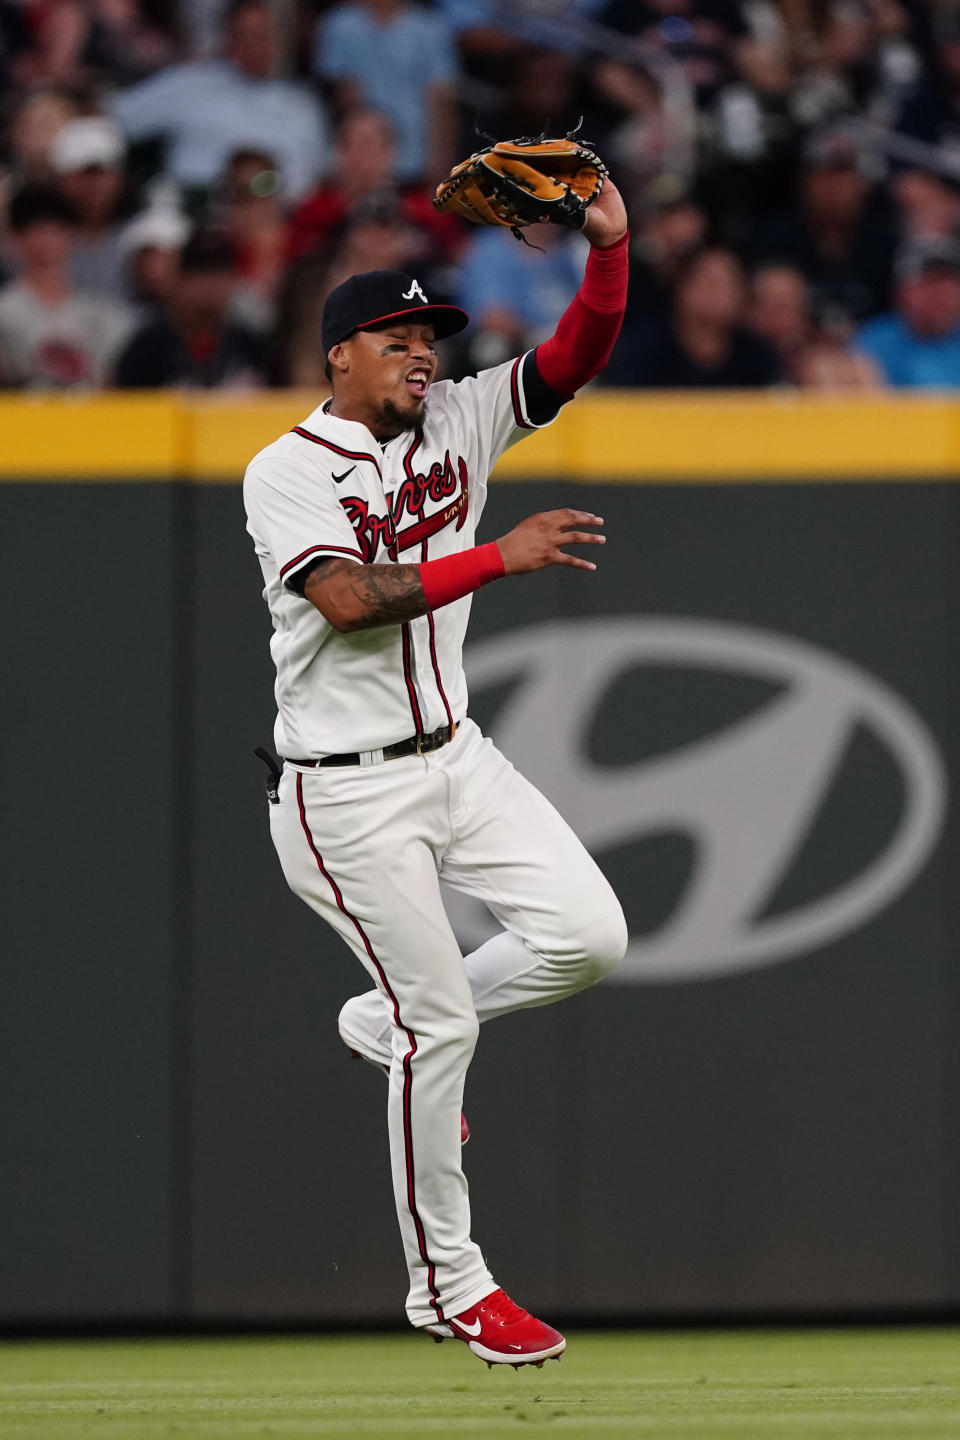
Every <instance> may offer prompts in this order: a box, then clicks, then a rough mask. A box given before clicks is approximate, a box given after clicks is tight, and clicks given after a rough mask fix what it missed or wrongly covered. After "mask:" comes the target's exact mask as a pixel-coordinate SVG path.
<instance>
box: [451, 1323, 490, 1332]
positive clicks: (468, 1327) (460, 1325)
mask: <svg viewBox="0 0 960 1440" xmlns="http://www.w3.org/2000/svg"><path fill="white" fill-rule="evenodd" d="M450 1324H451V1325H456V1327H457V1329H458V1330H462V1331H463V1333H464V1334H465V1335H479V1334H480V1331H481V1330H482V1329H483V1326H482V1325H481V1324H480V1321H479V1320H474V1322H473V1324H472V1325H465V1324H464V1323H463V1321H462V1320H451V1321H450Z"/></svg>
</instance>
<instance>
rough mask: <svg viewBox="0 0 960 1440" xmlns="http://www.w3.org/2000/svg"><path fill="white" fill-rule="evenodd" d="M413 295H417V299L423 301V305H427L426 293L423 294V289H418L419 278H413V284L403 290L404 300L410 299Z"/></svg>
mask: <svg viewBox="0 0 960 1440" xmlns="http://www.w3.org/2000/svg"><path fill="white" fill-rule="evenodd" d="M414 295H416V296H418V297H419V299H421V300H422V301H423V303H424V305H429V303H430V302H429V300H428V299H427V297H426V295H424V293H423V291H422V290H421V289H420V282H419V280H414V282H413V284H412V285H411V286H410V289H409V290H404V291H403V298H404V300H412V299H413V297H414Z"/></svg>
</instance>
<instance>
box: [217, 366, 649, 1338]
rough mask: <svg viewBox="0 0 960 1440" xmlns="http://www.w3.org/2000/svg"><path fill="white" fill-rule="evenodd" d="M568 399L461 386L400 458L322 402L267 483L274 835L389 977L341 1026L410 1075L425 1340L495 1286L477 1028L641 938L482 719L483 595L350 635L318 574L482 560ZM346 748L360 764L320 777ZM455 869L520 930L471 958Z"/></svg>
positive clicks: (531, 386) (405, 1156) (489, 383)
mask: <svg viewBox="0 0 960 1440" xmlns="http://www.w3.org/2000/svg"><path fill="white" fill-rule="evenodd" d="M534 400H535V402H536V403H534ZM328 404H329V402H328ZM559 404H560V399H559V397H558V396H557V395H556V394H552V392H546V394H545V393H544V386H543V383H542V381H540V380H539V376H538V375H537V374H536V370H535V364H534V357H533V356H532V355H528V356H526V357H524V358H523V359H520V360H516V361H512V362H510V363H508V364H506V365H502V366H499V367H497V368H495V369H492V370H488V371H485V372H483V373H482V374H481V375H480V376H478V377H477V378H476V379H467V380H463V381H460V382H459V383H457V384H453V383H451V382H449V381H440V382H438V383H437V384H435V385H434V386H433V387H432V388H431V391H430V399H429V403H428V405H427V408H426V412H425V415H424V419H423V422H422V425H421V426H420V427H418V428H416V429H411V430H408V431H405V432H404V433H402V434H400V435H398V436H396V438H394V439H392V440H390V441H388V442H386V443H384V444H382V445H381V444H380V443H378V441H377V440H376V439H375V438H374V436H373V435H372V434H371V432H370V431H369V430H368V429H367V428H366V426H365V425H362V424H360V423H358V422H356V421H351V420H343V419H339V418H337V417H335V416H332V415H330V414H329V413H328V406H321V407H320V408H319V409H317V410H315V411H314V413H313V414H312V415H310V416H309V417H308V418H307V419H306V420H305V421H304V422H303V424H302V425H298V426H296V427H295V428H294V430H293V431H291V432H290V433H289V434H287V435H285V436H283V437H282V438H281V439H279V440H277V441H275V442H274V443H273V444H272V445H268V446H267V448H266V449H265V450H262V451H261V452H260V454H259V455H257V456H256V457H255V458H254V459H253V460H252V461H251V463H250V466H249V468H248V470H247V474H246V479H245V482H244V497H245V502H246V508H247V515H248V529H249V531H250V533H251V535H252V536H253V539H254V543H255V546H256V551H257V555H258V558H259V560H260V565H261V568H262V571H263V578H264V585H265V589H264V596H265V599H266V601H267V604H268V605H269V607H270V612H271V616H272V618H273V626H274V634H273V640H272V652H273V658H274V662H275V664H276V669H277V682H276V695H277V708H278V717H277V725H276V744H277V748H278V750H279V752H280V753H281V755H284V756H286V757H287V761H286V764H285V766H284V771H283V777H282V780H281V782H280V787H279V801H278V803H276V804H273V805H271V806H270V807H269V809H270V823H271V833H272V837H273V841H274V844H275V846H276V849H277V853H278V855H279V857H280V861H281V864H282V866H283V870H284V874H285V876H286V878H287V881H288V883H289V884H290V886H291V888H292V889H293V890H294V891H295V892H296V894H298V895H299V896H301V897H302V899H304V900H305V901H306V903H307V904H308V905H310V906H311V907H312V908H313V909H314V910H316V911H317V912H318V913H319V914H320V915H321V916H322V917H323V918H324V919H325V920H327V921H328V922H329V923H330V924H331V925H332V926H333V928H334V929H335V930H336V931H337V932H338V934H339V935H341V937H342V938H343V939H344V940H345V941H346V943H347V945H349V946H350V948H351V949H352V950H353V951H354V953H355V954H356V955H357V956H358V957H359V959H360V961H361V962H362V964H363V965H364V966H365V968H366V969H367V971H368V973H369V975H370V977H371V979H372V980H373V982H374V986H375V988H374V989H372V990H369V991H367V992H366V993H365V994H363V995H360V996H358V997H356V999H354V1000H351V1001H349V1002H348V1003H347V1005H346V1006H345V1007H344V1009H343V1011H342V1013H341V1016H340V1033H341V1035H342V1037H343V1039H344V1040H345V1041H346V1043H347V1044H348V1045H349V1046H350V1048H351V1049H353V1050H355V1051H357V1052H358V1053H359V1054H361V1055H363V1056H364V1057H365V1058H367V1059H369V1060H371V1061H373V1062H375V1063H379V1064H382V1065H385V1066H389V1067H390V1087H389V1104H388V1120H389V1129H390V1148H391V1163H392V1171H393V1179H394V1190H395V1196H396V1203H397V1213H398V1216H399V1220H400V1229H401V1234H402V1238H403V1244H404V1248H405V1252H406V1258H407V1264H408V1269H409V1274H410V1290H409V1295H408V1300H407V1313H408V1315H409V1317H410V1320H411V1321H412V1323H413V1324H414V1325H417V1326H424V1325H426V1324H427V1323H428V1322H431V1321H434V1322H436V1321H437V1320H438V1319H441V1320H442V1319H443V1318H444V1317H445V1316H451V1315H457V1314H458V1313H460V1312H462V1311H464V1310H466V1309H467V1308H468V1307H469V1306H471V1305H473V1304H474V1303H476V1302H477V1301H479V1300H481V1299H482V1298H483V1297H484V1296H487V1295H489V1294H490V1292H491V1290H492V1289H493V1288H494V1285H495V1282H494V1280H493V1279H492V1277H491V1275H490V1272H489V1271H488V1269H487V1267H486V1265H485V1263H484V1260H483V1257H482V1254H481V1252H480V1250H479V1249H478V1247H477V1246H476V1245H475V1244H474V1242H473V1241H472V1239H471V1238H470V1210H469V1203H468V1197H467V1184H466V1180H465V1178H464V1175H463V1170H462V1167H461V1154H460V1108H461V1104H462V1098H463V1083H464V1077H465V1074H466V1070H467V1066H468V1064H469V1062H470V1058H471V1056H472V1054H473V1049H474V1045H475V1043H476V1038H477V1027H478V1020H485V1019H488V1018H490V1017H491V1016H495V1015H501V1014H505V1013H507V1012H508V1011H511V1010H516V1009H521V1008H524V1007H527V1006H535V1005H543V1004H547V1003H549V1002H551V1001H553V1000H558V999H561V998H562V997H564V996H566V995H570V994H572V993H574V992H575V991H577V990H580V989H582V988H583V987H584V986H586V985H589V984H591V983H593V982H594V981H595V980H597V979H599V978H600V977H601V976H602V975H604V974H605V973H607V972H608V971H609V970H610V969H611V968H612V967H613V966H614V965H616V964H617V963H618V961H619V960H620V958H621V957H622V955H623V952H624V949H625V946H626V928H625V924H624V920H623V915H622V912H621V910H620V906H619V904H618V902H617V900H616V898H615V896H614V895H613V892H612V891H611V889H610V887H609V885H608V884H607V882H606V880H605V879H604V877H603V875H602V874H601V872H600V870H599V869H598V868H597V866H596V865H595V864H594V862H593V860H592V859H591V858H590V856H589V855H588V854H587V852H586V851H585V850H584V848H583V846H582V845H581V844H580V842H579V840H578V839H577V838H576V836H575V835H574V834H573V832H572V831H571V830H570V828H569V827H568V826H567V825H566V823H565V822H564V821H563V820H562V819H561V817H560V816H559V815H558V814H557V812H556V811H555V810H554V809H553V807H552V806H551V805H550V804H549V803H548V802H547V801H546V800H545V799H544V797H543V796H542V795H540V794H539V792H538V791H536V790H535V789H534V788H533V787H532V786H531V785H530V784H529V783H528V782H527V781H525V780H524V779H523V777H522V776H520V775H518V774H517V772H516V771H515V770H514V769H513V767H512V766H511V765H510V764H509V762H508V761H507V760H506V759H505V758H504V757H503V756H502V755H500V754H499V752H498V751H497V750H496V749H495V748H494V746H493V745H492V744H491V742H490V741H489V740H487V739H485V738H484V737H483V736H482V735H481V734H480V732H479V730H478V729H477V727H476V726H475V725H474V724H473V722H472V721H470V720H469V719H467V718H466V710H467V687H466V682H465V679H464V674H463V668H462V661H461V648H462V644H463V637H464V631H465V629H466V625H467V619H468V616H469V612H470V604H471V597H469V596H467V597H466V598H463V599H460V600H457V601H455V602H453V603H451V604H448V605H444V606H442V607H441V608H439V609H438V610H437V611H436V612H434V613H427V614H425V615H423V616H421V617H420V618H418V619H414V620H412V621H410V622H408V623H406V624H393V625H381V626H378V627H376V628H370V629H365V630H358V631H355V632H352V633H347V634H344V633H340V632H339V631H337V630H335V629H334V628H333V627H332V626H331V625H330V624H329V623H328V621H327V620H326V619H325V618H324V616H323V615H322V614H321V613H320V612H319V610H317V609H316V608H315V607H314V606H313V605H312V604H311V603H310V602H309V601H308V600H306V599H305V598H304V597H303V596H302V594H301V593H300V591H299V588H298V576H299V575H300V573H301V572H304V571H305V570H306V569H307V568H308V567H309V566H310V565H312V564H315V563H316V561H317V559H318V557H325V556H338V557H344V556H346V557H349V558H350V559H351V560H352V561H353V562H355V563H357V564H364V563H367V564H369V563H373V562H375V563H377V564H379V565H389V564H392V563H399V564H409V563H412V562H422V561H426V560H432V559H436V558H439V557H442V556H446V555H451V554H453V553H455V552H458V551H461V550H466V549H469V548H470V547H472V546H473V545H474V543H475V531H476V526H477V523H478V521H479V518H480V515H481V512H482V510H483V506H484V502H485V499H486V494H487V477H488V475H489V473H490V470H491V468H492V467H493V465H494V464H495V463H496V461H497V459H498V458H499V456H500V455H501V454H502V453H503V452H504V450H506V448H507V447H508V446H509V445H512V444H513V443H514V442H515V441H517V440H519V439H520V438H521V437H522V436H523V435H524V434H526V433H528V432H529V430H530V429H532V428H535V426H536V424H537V423H548V422H549V420H550V419H551V418H552V417H553V414H554V413H555V412H556V410H557V409H558V408H559ZM531 410H533V411H534V414H531V413H530V412H531ZM446 725H456V727H457V728H456V733H455V734H454V737H453V738H452V739H451V740H450V741H449V743H447V744H445V745H443V746H442V748H439V749H436V750H434V751H432V752H430V753H425V754H420V755H418V754H412V755H406V756H404V757H402V758H393V759H385V758H384V756H383V753H382V751H383V747H384V746H388V745H392V744H396V743H397V742H399V741H403V740H406V739H408V738H409V737H410V736H412V735H418V734H429V733H430V732H432V731H433V730H435V729H437V728H438V727H441V726H446ZM345 752H357V755H358V763H356V764H352V765H343V766H337V767H333V768H311V767H310V766H308V765H305V764H303V763H298V761H299V762H302V761H304V760H311V759H313V760H315V759H317V758H319V757H322V756H325V755H340V754H342V753H345ZM291 757H292V759H291ZM441 878H442V879H443V880H444V881H446V882H448V883H449V884H451V885H452V886H454V887H455V888H459V889H461V890H463V891H466V892H467V893H469V894H471V895H473V896H479V897H480V898H481V899H482V900H484V901H485V903H486V904H487V905H488V906H489V908H490V910H491V911H492V912H493V914H494V915H495V916H496V918H497V919H498V921H499V922H500V924H501V925H502V926H503V930H502V931H501V933H500V934H498V935H496V936H495V937H494V938H493V939H492V940H490V941H488V942H487V943H486V944H485V945H483V946H482V947H481V948H480V949H479V950H478V951H476V952H475V953H473V954H471V955H468V956H466V957H464V956H462V955H461V952H460V949H459V947H458V945H457V942H456V939H455V937H454V935H453V932H452V930H451V928H450V925H449V922H448V920H447V917H446V914H445V912H444V909H443V905H442V902H441V898H440V889H439V882H440V880H441ZM534 1103H535V1102H534Z"/></svg>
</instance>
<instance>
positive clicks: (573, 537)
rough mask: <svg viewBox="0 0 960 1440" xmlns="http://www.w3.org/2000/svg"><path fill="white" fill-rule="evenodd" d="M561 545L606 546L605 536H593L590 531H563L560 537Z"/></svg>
mask: <svg viewBox="0 0 960 1440" xmlns="http://www.w3.org/2000/svg"><path fill="white" fill-rule="evenodd" d="M559 543H560V544H561V545H606V543H607V537H606V535H594V534H593V532H592V531H590V530H565V531H564V532H563V534H562V535H561V536H560V540H559Z"/></svg>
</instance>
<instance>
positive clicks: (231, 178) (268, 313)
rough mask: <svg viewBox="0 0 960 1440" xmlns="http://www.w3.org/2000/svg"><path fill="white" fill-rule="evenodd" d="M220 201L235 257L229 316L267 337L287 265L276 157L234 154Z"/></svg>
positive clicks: (221, 219) (219, 215)
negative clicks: (235, 263) (234, 278)
mask: <svg viewBox="0 0 960 1440" xmlns="http://www.w3.org/2000/svg"><path fill="white" fill-rule="evenodd" d="M216 199H217V204H216V216H217V222H218V224H219V225H221V226H222V228H223V229H224V230H225V231H226V233H227V235H229V237H230V239H231V241H232V242H233V248H234V252H235V254H236V257H237V268H236V281H237V283H236V285H235V286H234V291H233V296H232V299H231V302H230V314H231V317H232V318H233V319H234V320H239V321H240V323H241V324H242V325H246V326H247V328H248V329H250V330H254V331H256V333H257V334H259V335H265V334H266V333H267V332H268V331H269V330H270V329H271V328H272V326H273V324H274V321H275V318H276V299H277V294H278V292H279V289H280V284H281V281H282V279H283V272H284V268H285V265H286V240H287V217H286V214H285V211H284V206H283V181H282V177H281V176H280V173H279V171H278V170H277V167H276V163H275V161H274V159H273V156H272V155H268V154H267V153H266V151H263V150H259V151H258V150H237V151H235V152H234V153H233V155H231V156H230V161H229V164H228V165H227V171H226V174H225V175H224V177H223V181H222V183H221V185H220V186H219V188H218V191H217V197H216Z"/></svg>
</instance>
